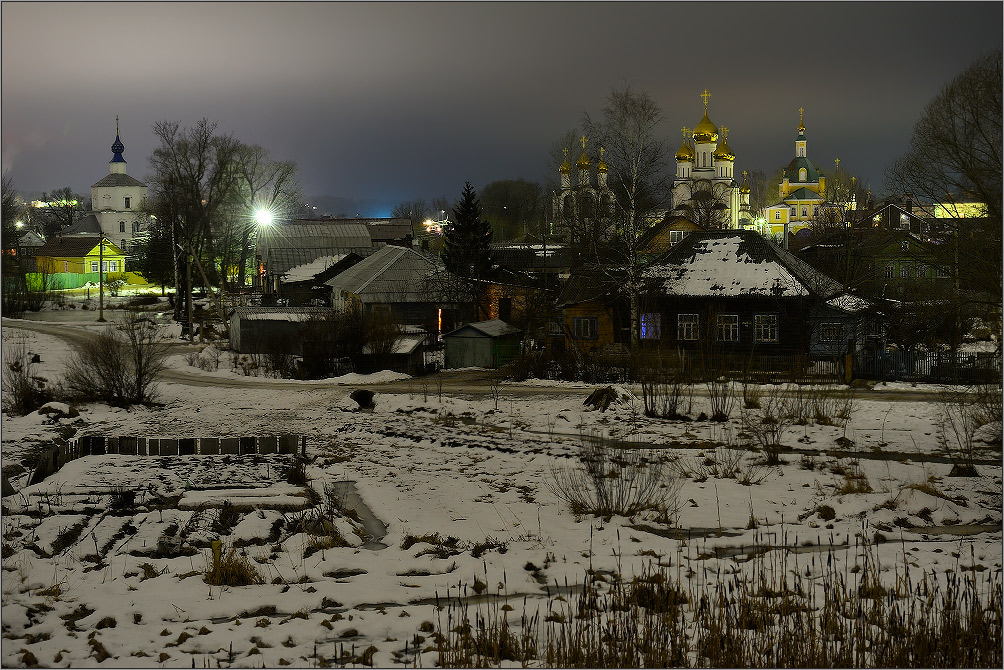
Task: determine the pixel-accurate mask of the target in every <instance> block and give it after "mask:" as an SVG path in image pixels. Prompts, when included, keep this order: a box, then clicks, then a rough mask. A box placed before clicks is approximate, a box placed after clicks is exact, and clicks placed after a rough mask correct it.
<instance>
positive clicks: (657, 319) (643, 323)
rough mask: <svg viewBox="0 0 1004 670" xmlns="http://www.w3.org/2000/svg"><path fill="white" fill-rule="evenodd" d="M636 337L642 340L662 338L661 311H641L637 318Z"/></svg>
mask: <svg viewBox="0 0 1004 670" xmlns="http://www.w3.org/2000/svg"><path fill="white" fill-rule="evenodd" d="M638 337H639V339H642V340H661V339H662V312H643V313H642V314H641V316H640V317H639V318H638Z"/></svg>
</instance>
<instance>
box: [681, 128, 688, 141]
mask: <svg viewBox="0 0 1004 670" xmlns="http://www.w3.org/2000/svg"><path fill="white" fill-rule="evenodd" d="M680 132H681V133H683V139H684V141H686V140H689V139H690V128H688V127H687V126H684V127H683V128H680Z"/></svg>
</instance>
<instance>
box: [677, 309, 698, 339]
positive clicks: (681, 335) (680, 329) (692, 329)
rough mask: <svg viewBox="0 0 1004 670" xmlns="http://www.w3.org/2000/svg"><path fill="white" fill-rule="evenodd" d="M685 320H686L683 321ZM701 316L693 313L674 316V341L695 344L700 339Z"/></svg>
mask: <svg viewBox="0 0 1004 670" xmlns="http://www.w3.org/2000/svg"><path fill="white" fill-rule="evenodd" d="M684 319H686V320H684ZM700 327H701V315H700V314H696V313H693V312H688V313H681V314H677V315H676V339H677V341H679V342H696V341H697V340H698V339H700V333H701V331H700Z"/></svg>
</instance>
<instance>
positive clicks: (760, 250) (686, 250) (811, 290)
mask: <svg viewBox="0 0 1004 670" xmlns="http://www.w3.org/2000/svg"><path fill="white" fill-rule="evenodd" d="M645 274H646V276H647V277H649V278H651V279H654V280H656V282H657V285H658V286H659V288H661V290H662V291H663V292H664V293H666V294H667V295H685V296H761V297H775V298H778V297H792V296H800V297H808V296H816V297H823V298H825V297H829V296H833V295H835V294H836V293H838V292H840V290H841V286H840V284H838V283H837V282H835V281H834V280H832V279H830V278H829V277H827V276H826V275H824V274H822V273H820V272H818V271H817V270H815V269H814V268H812V267H811V266H810V265H809V264H808V263H805V262H804V261H802V260H800V259H798V258H796V257H795V256H793V255H792V254H790V253H788V252H787V251H784V250H783V249H780V248H779V247H778V246H777V245H775V244H773V243H772V242H770V241H769V240H767V239H765V238H764V237H763V236H761V235H759V234H757V233H755V232H753V231H749V230H734V231H708V232H694V233H692V234H690V235H689V236H687V237H685V238H684V239H683V241H682V242H680V243H679V244H678V245H677V246H675V247H674V248H673V249H671V250H670V251H668V252H666V253H665V254H664V255H663V256H661V257H660V258H659V259H658V260H656V261H655V262H654V263H653V264H652V266H650V267H649V268H648V269H647V270H646V273H645Z"/></svg>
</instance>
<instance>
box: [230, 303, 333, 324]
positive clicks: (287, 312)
mask: <svg viewBox="0 0 1004 670" xmlns="http://www.w3.org/2000/svg"><path fill="white" fill-rule="evenodd" d="M333 312H334V310H332V309H330V308H323V307H238V308H237V309H235V310H234V312H233V315H232V317H231V318H237V319H240V320H241V321H296V322H300V321H309V320H311V319H315V318H320V317H324V316H327V315H328V314H331V313H333Z"/></svg>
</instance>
